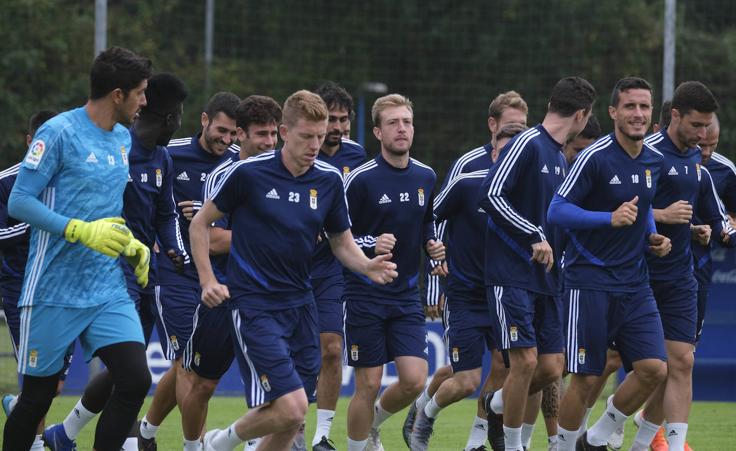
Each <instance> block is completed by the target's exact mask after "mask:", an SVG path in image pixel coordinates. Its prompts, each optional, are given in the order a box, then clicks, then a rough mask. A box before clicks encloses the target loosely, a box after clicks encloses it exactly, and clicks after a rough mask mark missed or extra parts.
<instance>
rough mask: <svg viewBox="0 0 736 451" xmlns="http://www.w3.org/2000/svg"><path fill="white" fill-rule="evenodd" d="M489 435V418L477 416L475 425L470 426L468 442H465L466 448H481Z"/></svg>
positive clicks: (474, 421)
mask: <svg viewBox="0 0 736 451" xmlns="http://www.w3.org/2000/svg"><path fill="white" fill-rule="evenodd" d="M487 437H488V420H486V419H485V418H481V417H475V419H474V420H473V426H472V427H471V428H470V435H468V443H466V444H465V449H474V448H480V447H481V445H483V444H484V443H485V442H486V438H487Z"/></svg>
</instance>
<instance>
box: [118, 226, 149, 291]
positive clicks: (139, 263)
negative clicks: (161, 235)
mask: <svg viewBox="0 0 736 451" xmlns="http://www.w3.org/2000/svg"><path fill="white" fill-rule="evenodd" d="M123 256H124V257H125V260H127V261H128V264H129V265H130V266H131V267H132V268H133V270H134V273H135V278H136V282H137V283H138V285H140V286H142V287H144V288H145V286H146V285H148V266H149V263H150V262H151V250H150V249H148V246H146V245H145V244H143V243H141V242H140V241H138V240H137V239H135V238H133V239H132V240H130V244H128V246H127V247H126V248H125V249H123Z"/></svg>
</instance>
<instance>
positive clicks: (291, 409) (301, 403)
mask: <svg viewBox="0 0 736 451" xmlns="http://www.w3.org/2000/svg"><path fill="white" fill-rule="evenodd" d="M279 401H281V402H279V403H278V404H277V406H278V407H277V409H278V412H279V415H278V418H279V421H280V422H281V425H282V427H283V429H285V430H288V429H297V428H299V426H301V425H302V423H304V417H305V416H306V415H307V408H308V407H309V404H308V402H307V396H306V394H305V393H304V391H299V392H294V393H291V394H289V395H286V396H284V397H283V398H280V400H279Z"/></svg>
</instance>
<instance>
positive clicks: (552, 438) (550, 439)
mask: <svg viewBox="0 0 736 451" xmlns="http://www.w3.org/2000/svg"><path fill="white" fill-rule="evenodd" d="M557 442H558V439H557V436H556V435H550V436H549V437H547V447H548V448H549V445H556V444H557ZM527 449H528V447H527Z"/></svg>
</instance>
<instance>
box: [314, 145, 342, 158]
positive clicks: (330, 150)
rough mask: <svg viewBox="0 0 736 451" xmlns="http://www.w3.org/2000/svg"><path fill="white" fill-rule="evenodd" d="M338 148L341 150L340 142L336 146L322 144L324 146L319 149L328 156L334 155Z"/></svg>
mask: <svg viewBox="0 0 736 451" xmlns="http://www.w3.org/2000/svg"><path fill="white" fill-rule="evenodd" d="M338 150H340V143H337V145H334V146H328V145H327V144H322V148H321V149H319V151H320V152H322V153H323V154H325V155H327V156H328V157H334V156H335V154H336V153H337V151H338Z"/></svg>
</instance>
